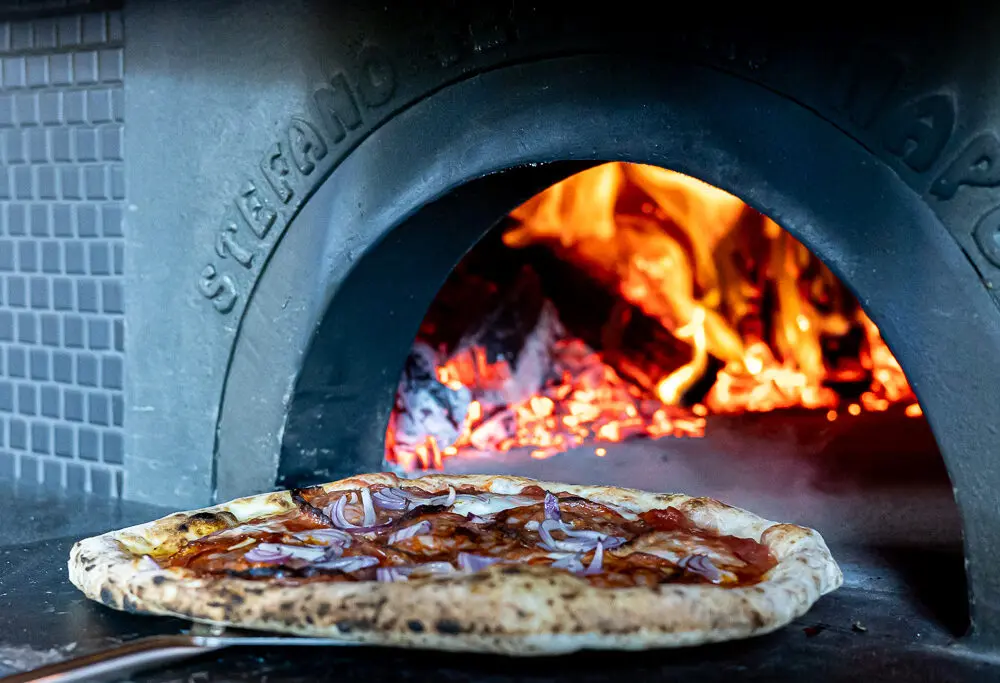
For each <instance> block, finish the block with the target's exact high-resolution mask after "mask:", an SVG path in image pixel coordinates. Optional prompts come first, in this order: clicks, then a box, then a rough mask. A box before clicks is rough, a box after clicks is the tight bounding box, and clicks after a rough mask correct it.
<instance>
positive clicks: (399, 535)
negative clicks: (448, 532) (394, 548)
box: [388, 519, 431, 545]
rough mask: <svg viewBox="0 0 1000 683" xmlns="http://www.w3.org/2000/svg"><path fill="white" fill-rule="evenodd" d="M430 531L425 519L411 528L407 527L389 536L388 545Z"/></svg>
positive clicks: (429, 524) (428, 523) (429, 525)
mask: <svg viewBox="0 0 1000 683" xmlns="http://www.w3.org/2000/svg"><path fill="white" fill-rule="evenodd" d="M430 530H431V523H430V522H429V521H427V520H426V519H425V520H423V521H420V522H417V523H416V524H414V525H412V526H408V527H406V528H405V529H400V530H399V531H396V532H393V534H392V535H391V536H389V539H388V542H389V544H390V545H391V544H393V543H398V542H399V541H405V540H406V539H408V538H413V537H414V536H419V535H420V534H426V533H428V532H430Z"/></svg>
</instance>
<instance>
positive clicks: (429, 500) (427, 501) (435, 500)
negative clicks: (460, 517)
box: [399, 486, 458, 507]
mask: <svg viewBox="0 0 1000 683" xmlns="http://www.w3.org/2000/svg"><path fill="white" fill-rule="evenodd" d="M399 492H400V494H402V495H403V496H404V497H405V498H406V499H407V500H409V501H410V502H412V503H413V504H414V506H417V505H444V506H445V507H451V506H452V505H454V504H455V498H456V497H457V495H458V494H457V492H456V491H455V487H454V486H449V487H448V493H447V494H446V495H443V496H429V495H421V494H419V493H413V492H412V491H404V490H402V489H399Z"/></svg>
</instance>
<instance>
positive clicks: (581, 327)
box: [526, 247, 714, 395]
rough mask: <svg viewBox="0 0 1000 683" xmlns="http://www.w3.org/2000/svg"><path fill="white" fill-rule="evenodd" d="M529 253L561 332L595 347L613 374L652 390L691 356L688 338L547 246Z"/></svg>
mask: <svg viewBox="0 0 1000 683" xmlns="http://www.w3.org/2000/svg"><path fill="white" fill-rule="evenodd" d="M530 252H531V253H530V258H531V263H532V265H533V266H534V267H535V269H536V270H537V271H538V273H539V275H540V277H541V279H542V287H543V289H544V291H545V292H546V294H548V296H549V297H550V298H551V300H552V302H553V303H554V305H555V307H556V309H557V310H558V311H559V317H560V320H561V321H562V324H563V325H564V327H565V329H566V332H567V333H568V334H569V335H570V336H575V337H577V338H579V339H581V340H583V341H584V342H586V344H587V345H588V346H590V347H591V348H593V349H595V350H596V351H598V352H599V353H600V356H601V359H602V360H603V361H604V362H605V363H607V364H608V365H610V366H611V367H612V368H614V370H615V371H616V372H617V373H618V374H620V375H621V376H623V377H626V378H628V379H629V380H630V381H632V382H634V383H635V384H637V385H639V386H640V387H642V389H644V390H645V391H646V392H647V393H649V394H651V395H655V392H656V385H657V382H658V381H659V380H660V379H662V378H663V377H665V376H666V375H669V374H670V373H671V372H673V371H674V370H676V369H677V368H679V367H681V366H682V365H684V364H685V363H687V362H688V361H690V360H691V356H692V348H691V346H690V345H689V344H688V343H687V342H685V341H683V340H681V339H678V338H677V337H675V336H674V335H673V334H672V333H671V332H670V331H668V330H667V329H666V328H664V327H663V325H662V323H661V322H660V321H659V320H657V319H656V318H653V317H652V316H649V315H647V314H646V313H644V312H643V311H642V310H641V309H640V308H639V307H638V306H635V305H634V304H631V303H629V302H628V301H626V300H625V299H624V298H622V296H621V295H620V294H619V293H618V292H617V291H615V290H613V289H611V288H609V287H608V286H606V285H605V283H603V282H602V281H600V280H598V279H596V278H593V277H591V276H590V275H588V274H587V272H586V271H584V270H583V269H582V268H580V267H578V266H576V265H574V264H573V263H571V262H570V261H568V260H565V259H563V258H560V257H559V256H557V255H556V254H555V252H554V251H551V250H550V249H549V248H547V247H532V248H531V249H530ZM526 255H527V254H526ZM711 374H713V375H714V371H713V372H711ZM710 385H711V383H709V386H710ZM699 387H700V384H699Z"/></svg>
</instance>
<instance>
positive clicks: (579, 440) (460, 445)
mask: <svg viewBox="0 0 1000 683" xmlns="http://www.w3.org/2000/svg"><path fill="white" fill-rule="evenodd" d="M552 361H553V362H552V370H551V372H550V373H549V376H548V378H547V379H546V381H545V385H544V386H543V388H542V390H541V392H540V393H539V394H538V395H535V396H532V397H531V398H529V399H527V400H525V401H521V402H518V403H513V404H510V405H506V406H497V407H495V408H493V409H492V410H491V411H484V409H483V405H482V403H481V402H479V401H473V402H472V404H471V406H470V410H469V413H468V415H467V417H466V420H465V423H464V425H463V429H462V433H461V435H460V436H459V437H458V439H457V440H456V441H455V443H454V444H452V445H451V446H449V447H448V448H445V449H440V448H439V447H438V444H437V443H436V441H435V439H434V438H433V437H430V438H428V440H427V441H426V442H425V443H423V444H420V445H418V446H417V447H416V448H404V447H402V446H401V445H400V444H392V445H391V446H390V449H389V452H390V453H391V454H392V456H393V457H392V460H391V461H393V462H396V463H397V464H399V465H401V466H402V467H403V468H404V469H406V470H412V469H416V468H421V469H428V468H439V467H440V466H441V458H442V456H447V455H454V454H456V453H458V452H460V451H461V450H463V449H469V448H471V449H474V450H477V451H499V452H505V451H509V450H510V449H512V448H521V447H531V448H533V449H534V450H533V451H532V452H531V457H533V458H539V459H541V458H548V457H551V456H553V455H555V454H557V453H560V452H562V451H565V450H567V449H569V448H573V447H574V446H579V445H581V444H583V443H586V442H592V441H597V442H601V441H621V440H623V439H627V438H629V437H630V436H636V435H646V436H650V437H653V438H657V437H661V436H703V435H704V431H705V418H704V417H699V416H697V415H694V414H692V413H690V412H688V411H686V410H684V409H682V408H677V407H672V406H665V405H663V404H661V403H660V402H659V401H655V400H649V399H643V398H642V394H641V392H640V391H638V390H637V389H636V388H635V387H634V386H632V385H631V384H629V383H627V382H626V381H624V380H623V379H622V378H621V377H619V376H618V375H617V374H616V373H615V371H614V370H613V369H611V368H610V367H608V366H607V365H605V364H604V363H603V362H602V361H601V359H600V357H599V356H598V355H597V354H596V353H594V351H592V350H591V349H589V348H587V346H586V345H585V344H584V343H583V342H581V341H580V340H578V339H570V340H560V341H558V342H556V343H555V345H554V347H553V354H552ZM467 362H468V359H467V358H465V357H462V358H459V359H453V360H450V361H448V362H446V363H445V364H443V365H442V366H441V367H439V368H438V381H439V382H440V383H441V384H443V385H445V386H448V385H454V384H455V383H456V382H457V379H456V378H457V377H460V376H461V375H462V374H463V373H464V372H465V371H467V370H468V366H467V365H466V363H467ZM505 365H506V363H504V362H503V361H500V362H499V363H496V364H493V365H487V364H486V363H485V361H482V357H480V367H479V370H480V371H482V372H483V375H484V376H485V377H489V378H496V377H502V376H505V375H506V374H507V373H509V369H508V368H505V367H503V366H505ZM458 385H459V386H461V384H460V383H459V384H458ZM391 432H392V429H390V433H391ZM601 451H604V449H598V455H604V454H605V453H606V452H607V451H604V452H601Z"/></svg>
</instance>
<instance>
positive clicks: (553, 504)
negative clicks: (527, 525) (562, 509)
mask: <svg viewBox="0 0 1000 683" xmlns="http://www.w3.org/2000/svg"><path fill="white" fill-rule="evenodd" d="M543 505H544V508H545V519H554V520H556V521H559V520H561V519H562V517H561V516H560V513H559V499H558V498H556V497H555V496H554V495H552V494H551V493H549V492H548V491H546V492H545V503H544V504H543Z"/></svg>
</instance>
